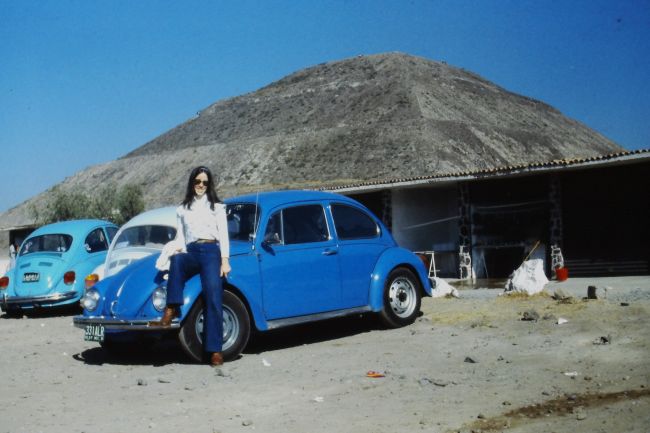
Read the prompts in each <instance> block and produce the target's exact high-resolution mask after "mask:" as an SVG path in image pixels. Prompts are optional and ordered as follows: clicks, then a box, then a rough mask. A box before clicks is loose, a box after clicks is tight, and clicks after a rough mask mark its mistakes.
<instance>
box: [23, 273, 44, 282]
mask: <svg viewBox="0 0 650 433" xmlns="http://www.w3.org/2000/svg"><path fill="white" fill-rule="evenodd" d="M39 278H41V275H40V274H39V273H38V272H25V273H24V274H23V283H34V282H36V281H38V280H39Z"/></svg>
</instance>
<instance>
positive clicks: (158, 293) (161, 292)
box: [151, 287, 167, 311]
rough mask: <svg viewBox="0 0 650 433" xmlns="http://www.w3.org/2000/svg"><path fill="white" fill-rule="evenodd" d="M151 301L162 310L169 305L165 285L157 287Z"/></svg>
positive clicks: (157, 308)
mask: <svg viewBox="0 0 650 433" xmlns="http://www.w3.org/2000/svg"><path fill="white" fill-rule="evenodd" d="M151 302H153V307H154V308H155V309H156V310H157V311H162V310H164V309H165V305H167V289H165V288H164V287H157V288H156V290H154V291H153V295H151Z"/></svg>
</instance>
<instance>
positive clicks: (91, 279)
mask: <svg viewBox="0 0 650 433" xmlns="http://www.w3.org/2000/svg"><path fill="white" fill-rule="evenodd" d="M97 281H99V275H97V274H89V275H88V276H87V277H86V278H84V283H85V284H86V289H90V288H91V287H92V286H94V285H95V284H97Z"/></svg>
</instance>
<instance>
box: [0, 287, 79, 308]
mask: <svg viewBox="0 0 650 433" xmlns="http://www.w3.org/2000/svg"><path fill="white" fill-rule="evenodd" d="M78 297H79V293H77V292H76V291H75V290H72V291H69V292H63V293H51V294H49V295H39V296H7V294H6V293H3V294H2V296H0V307H2V309H3V310H6V309H7V308H8V307H10V306H16V307H27V308H29V307H34V308H37V307H45V306H49V305H51V304H57V303H60V302H65V301H69V300H70V299H74V298H78Z"/></svg>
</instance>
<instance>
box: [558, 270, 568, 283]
mask: <svg viewBox="0 0 650 433" xmlns="http://www.w3.org/2000/svg"><path fill="white" fill-rule="evenodd" d="M555 276H556V277H557V280H558V281H566V279H567V278H569V270H568V269H567V268H557V269H556V270H555Z"/></svg>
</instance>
